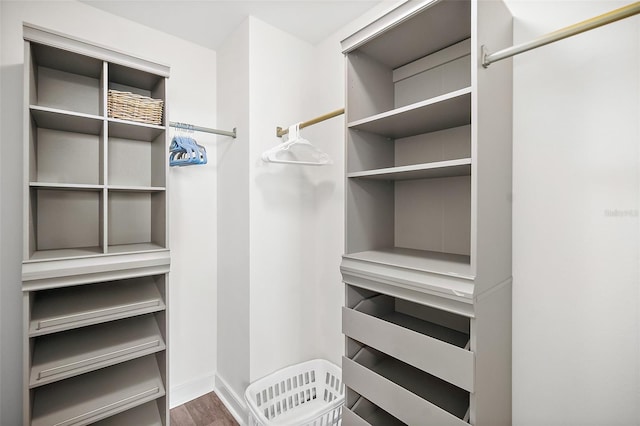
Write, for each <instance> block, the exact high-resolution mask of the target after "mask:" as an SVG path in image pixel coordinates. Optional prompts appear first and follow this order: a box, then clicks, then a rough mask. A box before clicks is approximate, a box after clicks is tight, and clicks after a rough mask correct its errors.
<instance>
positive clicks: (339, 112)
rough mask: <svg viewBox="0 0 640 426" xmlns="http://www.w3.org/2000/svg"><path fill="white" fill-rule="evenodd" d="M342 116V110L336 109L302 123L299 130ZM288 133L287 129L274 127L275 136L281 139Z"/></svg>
mask: <svg viewBox="0 0 640 426" xmlns="http://www.w3.org/2000/svg"><path fill="white" fill-rule="evenodd" d="M342 114H344V108H340V109H337V110H335V111H332V112H329V113H327V114H324V115H321V116H320V117H316V118H312V119H311V120H308V121H304V122H302V123H300V128H301V129H304V128H305V127H309V126H313V125H314V124H318V123H320V122H322V121H325V120H328V119H330V118H333V117H337V116H339V115H342ZM287 133H289V129H283V128H282V127H276V136H277V137H279V138H281V137H283V136H284V135H286V134H287Z"/></svg>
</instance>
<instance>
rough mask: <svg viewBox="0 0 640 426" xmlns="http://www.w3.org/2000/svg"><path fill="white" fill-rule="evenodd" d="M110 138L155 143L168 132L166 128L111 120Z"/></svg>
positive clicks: (115, 119)
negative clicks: (154, 141)
mask: <svg viewBox="0 0 640 426" xmlns="http://www.w3.org/2000/svg"><path fill="white" fill-rule="evenodd" d="M108 122H109V136H110V137H114V138H122V139H134V140H138V141H149V142H150V141H153V140H154V139H155V138H157V137H158V136H159V135H161V134H162V132H164V131H165V130H166V127H164V126H156V125H153V124H145V123H138V122H135V121H127V120H120V119H117V118H109V119H108Z"/></svg>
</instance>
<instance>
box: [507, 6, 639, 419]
mask: <svg viewBox="0 0 640 426" xmlns="http://www.w3.org/2000/svg"><path fill="white" fill-rule="evenodd" d="M625 3H628V2H624V3H619V2H613V1H599V2H595V1H593V2H592V1H589V2H578V1H565V2H519V1H510V2H509V6H510V8H511V10H512V12H513V14H514V16H515V21H514V41H515V42H516V43H518V42H524V41H528V40H530V39H532V38H534V37H537V36H539V35H542V34H545V33H547V32H550V31H552V30H555V29H558V28H561V27H564V26H566V25H569V24H572V23H575V22H578V21H581V20H584V19H587V18H590V17H592V16H595V15H598V14H600V13H604V12H606V11H609V10H612V9H614V8H616V7H620V6H622V5H623V4H625ZM639 29H640V17H638V16H636V17H634V18H631V19H627V20H625V21H620V22H618V23H614V24H611V25H609V26H607V27H603V28H600V29H597V30H594V31H591V32H589V33H585V34H582V35H579V36H576V37H574V38H571V39H568V40H564V41H560V42H558V43H556V44H553V45H550V46H546V47H542V48H539V49H537V50H535V51H532V52H529V53H524V54H522V55H520V56H518V57H517V58H515V60H514V140H513V142H514V154H513V192H514V204H513V275H514V283H513V414H514V417H513V418H514V424H515V425H519V426H524V425H532V426H533V425H549V426H552V425H631V424H639V423H640V412H639V411H638V410H639V409H640V403H639V402H640V399H639V398H640V370H639V368H640V364H639V363H640V351H639V338H640V337H639V336H640V321H639V314H640V310H639V306H640V305H639V297H638V296H639V285H638V283H639V281H640V275H639V270H638V266H639V264H638V259H639V254H640V252H639V247H638V244H639V239H638V230H639V228H638V226H639V225H638V203H639V185H638V179H639V171H640V168H639V162H638V158H639V145H638V142H639V141H640V127H639V122H640V120H639V119H640V79H639V75H640V37H639V35H640V34H639V33H640V31H639ZM496 48H499V47H498V46H496ZM616 210H617V211H618V212H619V213H618V214H619V215H616V213H615V211H616Z"/></svg>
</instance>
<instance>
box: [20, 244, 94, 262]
mask: <svg viewBox="0 0 640 426" xmlns="http://www.w3.org/2000/svg"><path fill="white" fill-rule="evenodd" d="M103 253H104V251H103V249H102V247H78V248H71V249H58V250H39V251H35V252H33V254H32V255H31V257H30V258H29V260H31V261H34V260H58V259H68V258H78V257H87V256H96V255H101V254H103Z"/></svg>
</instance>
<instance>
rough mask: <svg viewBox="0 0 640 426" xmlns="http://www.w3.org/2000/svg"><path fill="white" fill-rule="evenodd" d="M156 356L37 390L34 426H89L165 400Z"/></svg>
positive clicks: (35, 394)
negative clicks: (160, 398) (135, 408)
mask: <svg viewBox="0 0 640 426" xmlns="http://www.w3.org/2000/svg"><path fill="white" fill-rule="evenodd" d="M164 394H165V388H164V385H163V383H162V378H161V375H160V370H159V369H158V363H157V360H156V357H155V356H154V355H148V356H146V357H143V358H138V359H134V360H131V361H128V362H125V363H121V364H118V365H115V366H112V367H108V368H103V369H100V370H97V371H93V372H91V373H86V374H84V375H82V376H77V377H72V378H70V379H66V380H62V381H59V382H56V383H52V384H49V385H46V386H42V387H39V388H37V389H35V392H34V401H33V419H32V421H31V425H32V426H49V425H54V424H55V425H64V426H66V425H87V424H90V423H93V422H95V421H98V420H102V419H104V418H107V417H109V416H112V415H114V414H118V413H120V412H123V411H125V410H128V409H130V408H134V407H137V406H139V405H142V404H144V403H146V402H149V401H153V400H155V399H157V398H159V397H161V396H164Z"/></svg>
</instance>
